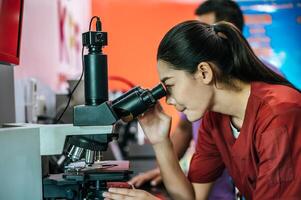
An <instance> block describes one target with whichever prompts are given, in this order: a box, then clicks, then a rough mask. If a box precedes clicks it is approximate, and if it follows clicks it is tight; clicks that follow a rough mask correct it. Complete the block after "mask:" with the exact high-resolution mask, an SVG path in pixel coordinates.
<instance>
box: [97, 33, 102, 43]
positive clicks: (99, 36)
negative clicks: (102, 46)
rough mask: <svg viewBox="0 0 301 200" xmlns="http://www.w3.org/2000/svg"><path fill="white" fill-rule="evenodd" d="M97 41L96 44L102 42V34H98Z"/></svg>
mask: <svg viewBox="0 0 301 200" xmlns="http://www.w3.org/2000/svg"><path fill="white" fill-rule="evenodd" d="M95 39H96V42H100V41H101V40H102V33H96V36H95Z"/></svg>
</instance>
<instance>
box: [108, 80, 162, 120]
mask: <svg viewBox="0 0 301 200" xmlns="http://www.w3.org/2000/svg"><path fill="white" fill-rule="evenodd" d="M164 96H166V91H165V89H164V87H163V85H162V84H159V85H157V86H156V87H154V88H153V89H151V90H148V89H142V88H140V87H135V88H134V89H132V90H130V91H128V92H127V93H125V94H123V95H122V96H121V97H119V98H117V99H116V100H114V101H112V108H113V110H114V111H115V113H116V115H117V116H118V118H120V119H122V120H123V121H125V122H128V121H131V120H133V119H134V118H135V117H137V116H138V115H140V114H142V113H144V112H145V111H146V110H147V109H148V108H150V107H152V106H153V105H155V104H156V102H157V100H159V99H160V98H162V97H164Z"/></svg>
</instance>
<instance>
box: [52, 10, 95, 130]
mask: <svg viewBox="0 0 301 200" xmlns="http://www.w3.org/2000/svg"><path fill="white" fill-rule="evenodd" d="M95 18H96V19H97V22H98V21H100V20H99V17H97V16H94V17H92V18H91V20H90V24H89V31H91V25H92V21H93V19H95ZM84 72H85V62H84V46H83V47H82V74H81V75H80V78H79V80H78V81H77V83H76V85H75V86H74V88H73V89H72V91H71V93H70V94H69V99H68V103H67V105H66V107H65V109H64V110H63V112H62V113H61V115H60V116H59V117H58V119H57V120H56V122H55V123H56V124H58V123H59V122H60V121H61V119H62V117H63V115H64V114H65V112H66V110H67V109H68V107H69V105H70V102H71V99H72V95H73V93H74V91H75V90H76V88H77V86H78V85H79V83H80V82H81V80H82V78H83V76H84Z"/></svg>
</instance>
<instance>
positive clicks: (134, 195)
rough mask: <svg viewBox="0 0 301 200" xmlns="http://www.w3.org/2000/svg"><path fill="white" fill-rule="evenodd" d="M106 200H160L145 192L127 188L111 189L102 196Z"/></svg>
mask: <svg viewBox="0 0 301 200" xmlns="http://www.w3.org/2000/svg"><path fill="white" fill-rule="evenodd" d="M102 196H103V197H105V200H115V199H116V200H117V199H126V200H158V198H156V197H155V196H153V195H151V194H150V193H148V192H146V191H144V190H138V189H125V188H110V189H109V191H108V192H104V193H103V194H102Z"/></svg>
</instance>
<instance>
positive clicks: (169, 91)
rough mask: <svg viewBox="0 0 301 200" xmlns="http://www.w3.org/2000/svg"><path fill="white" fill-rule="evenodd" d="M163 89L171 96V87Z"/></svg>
mask: <svg viewBox="0 0 301 200" xmlns="http://www.w3.org/2000/svg"><path fill="white" fill-rule="evenodd" d="M165 87H166V90H167V93H168V94H171V89H172V86H171V85H167V86H165Z"/></svg>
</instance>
